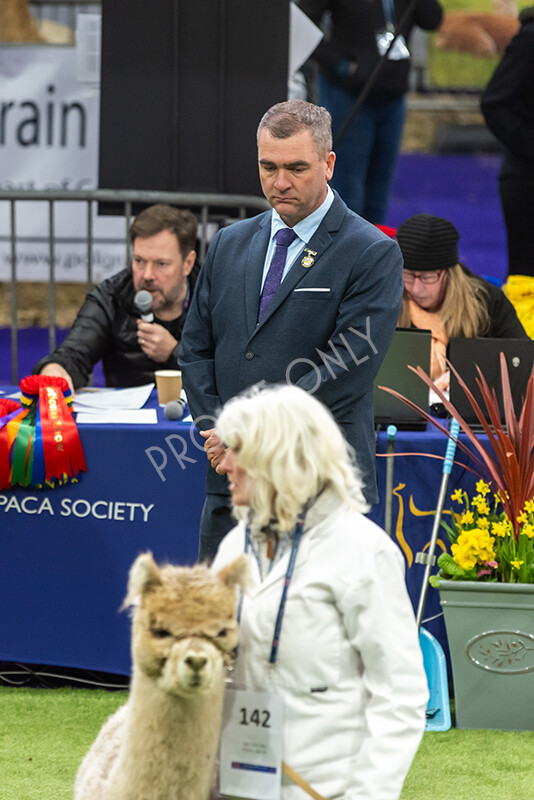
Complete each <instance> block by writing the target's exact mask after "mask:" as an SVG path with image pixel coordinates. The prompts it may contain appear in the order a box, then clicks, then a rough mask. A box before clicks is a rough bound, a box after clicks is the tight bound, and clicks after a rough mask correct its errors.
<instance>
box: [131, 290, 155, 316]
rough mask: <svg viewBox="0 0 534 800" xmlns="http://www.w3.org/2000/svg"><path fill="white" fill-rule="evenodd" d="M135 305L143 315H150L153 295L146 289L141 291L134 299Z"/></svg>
mask: <svg viewBox="0 0 534 800" xmlns="http://www.w3.org/2000/svg"><path fill="white" fill-rule="evenodd" d="M134 303H135V306H136V308H137V310H138V311H140V312H141V314H148V312H149V311H150V309H151V308H152V295H151V294H150V292H147V290H146V289H141V291H139V292H137V294H136V295H135V297H134Z"/></svg>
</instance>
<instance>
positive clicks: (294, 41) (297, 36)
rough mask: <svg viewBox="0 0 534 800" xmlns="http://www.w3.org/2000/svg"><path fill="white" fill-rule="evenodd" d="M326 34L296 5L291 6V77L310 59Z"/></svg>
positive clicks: (289, 68)
mask: <svg viewBox="0 0 534 800" xmlns="http://www.w3.org/2000/svg"><path fill="white" fill-rule="evenodd" d="M323 36H324V34H323V32H322V30H321V29H320V28H318V27H317V25H315V23H313V22H312V21H311V19H310V18H309V17H308V16H306V14H305V13H304V11H302V9H301V8H299V7H298V6H297V5H296V4H295V3H290V4H289V67H288V77H291V75H293V73H294V72H296V71H297V70H298V69H300V67H301V66H302V65H303V64H304V62H305V61H306V59H308V58H309V57H310V56H311V54H312V53H313V51H314V50H315V48H316V47H317V45H318V44H319V42H320V41H321V39H322V38H323Z"/></svg>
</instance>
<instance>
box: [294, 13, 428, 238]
mask: <svg viewBox="0 0 534 800" xmlns="http://www.w3.org/2000/svg"><path fill="white" fill-rule="evenodd" d="M298 5H299V6H300V8H302V10H303V11H304V12H305V13H306V14H307V16H308V17H310V19H311V20H312V21H313V22H315V23H316V24H317V25H319V24H320V23H321V21H323V17H324V15H325V14H326V15H327V21H326V24H325V25H324V27H325V37H324V39H323V40H322V41H321V42H320V43H319V45H318V47H317V48H316V50H315V51H314V53H313V54H312V60H313V61H314V62H315V63H316V64H317V66H318V68H319V102H320V103H321V105H324V106H325V107H326V108H327V109H328V110H329V111H330V113H331V114H332V125H333V130H334V146H335V149H336V155H337V169H336V173H335V175H334V179H333V181H332V187H333V188H334V189H336V190H337V191H338V192H339V193H340V195H341V197H343V199H344V200H345V202H346V203H347V205H348V207H349V208H351V209H352V210H353V211H356V213H357V214H360V215H361V216H362V217H365V219H367V220H369V221H370V222H374V223H377V222H378V223H383V222H385V221H386V213H387V209H388V202H389V195H390V190H391V184H392V181H393V176H394V172H395V165H396V163H397V158H398V154H399V150H400V146H401V140H402V132H403V128H404V119H405V99H404V96H405V94H406V92H407V91H408V76H409V72H410V52H409V43H410V42H409V40H410V33H411V31H412V29H413V27H414V25H418V26H419V27H420V28H423V29H424V30H427V31H432V30H435V29H436V28H437V27H438V26H439V25H440V23H441V20H442V16H443V12H442V8H441V5H440V3H439V2H438V0H415V2H414V0H298ZM409 8H411V9H412V11H411V13H410V14H409V16H408V17H406V12H407V10H408V9H409ZM328 15H329V16H328ZM401 21H403V25H402V28H399V27H398V26H399V24H400V23H401ZM397 29H398V30H399V32H400V34H401V35H400V36H399V37H398V39H397V40H396V42H395V43H394V44H393V46H392V48H391V50H390V51H389V53H388V56H387V58H386V60H385V62H384V64H383V65H382V67H381V71H380V73H379V75H378V77H377V79H376V81H375V83H374V85H373V86H372V88H371V90H370V92H369V94H368V95H367V97H366V99H365V100H364V102H363V104H362V105H361V107H360V108H359V110H358V113H357V115H355V116H354V118H353V119H352V122H351V123H350V125H349V126H348V128H347V129H346V131H345V133H344V135H343V136H342V138H341V139H340V141H337V136H338V132H339V131H340V128H341V126H342V125H343V124H344V121H345V119H346V118H347V116H348V115H349V113H350V112H351V110H352V108H353V106H354V104H355V103H356V101H357V99H358V97H359V95H360V94H361V92H362V90H363V89H364V87H365V86H366V84H367V82H368V81H369V78H370V77H371V74H372V73H373V71H374V69H375V67H376V65H377V64H378V62H379V60H380V58H381V57H382V56H383V55H384V54H385V52H386V50H387V48H388V46H389V43H390V41H391V39H392V38H393V36H392V34H393V31H394V30H397Z"/></svg>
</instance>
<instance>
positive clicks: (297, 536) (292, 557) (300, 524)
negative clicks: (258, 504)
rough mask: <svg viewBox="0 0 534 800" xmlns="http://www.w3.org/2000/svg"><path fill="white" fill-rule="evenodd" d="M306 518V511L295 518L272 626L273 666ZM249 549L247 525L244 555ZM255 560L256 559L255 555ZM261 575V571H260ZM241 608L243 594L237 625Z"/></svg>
mask: <svg viewBox="0 0 534 800" xmlns="http://www.w3.org/2000/svg"><path fill="white" fill-rule="evenodd" d="M305 517H306V509H305V510H304V511H302V512H301V514H299V516H298V518H297V525H296V527H295V532H294V534H293V543H292V545H291V553H290V554H289V564H288V565H287V570H286V577H285V579H284V588H283V589H282V597H281V598H280V605H279V607H278V614H277V616H276V623H275V626H274V635H273V642H272V645H271V655H270V656H269V664H271V665H273V666H274V664H276V659H277V656H278V644H279V642H280V632H281V630H282V622H283V619H284V611H285V607H286V601H287V591H288V589H289V584H290V583H291V578H292V577H293V572H294V569H295V561H296V559H297V553H298V549H299V545H300V540H301V538H302V530H303V528H304V519H305ZM249 547H252V542H251V539H250V526H249V525H247V530H246V535H245V553H247V552H248V550H249ZM255 556H256V559H257V558H258V556H257V554H256V553H255ZM260 573H261V570H260ZM242 607H243V593H241V597H240V600H239V609H238V612H237V621H238V624H239V623H240V622H241V610H242Z"/></svg>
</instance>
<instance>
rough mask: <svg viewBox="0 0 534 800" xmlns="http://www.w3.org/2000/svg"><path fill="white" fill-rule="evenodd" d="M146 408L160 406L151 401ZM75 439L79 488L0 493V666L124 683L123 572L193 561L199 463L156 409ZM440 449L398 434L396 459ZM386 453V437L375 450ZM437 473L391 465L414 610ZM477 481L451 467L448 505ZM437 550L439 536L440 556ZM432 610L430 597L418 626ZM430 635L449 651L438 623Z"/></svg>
mask: <svg viewBox="0 0 534 800" xmlns="http://www.w3.org/2000/svg"><path fill="white" fill-rule="evenodd" d="M149 404H151V405H152V406H155V405H156V400H155V397H154V396H153V397H152V398H151V400H150V401H149ZM79 431H80V436H81V440H82V444H83V448H84V451H85V457H86V461H87V466H88V472H87V473H81V475H80V481H79V483H76V484H70V485H67V486H64V487H59V488H57V489H54V490H41V491H38V490H33V489H31V490H24V489H15V490H13V491H5V492H3V493H0V530H1V557H0V609H1V611H0V660H3V661H21V662H29V663H39V664H54V665H61V666H65V667H75V668H86V669H94V670H101V671H105V672H115V673H118V674H128V673H129V670H130V655H129V638H130V633H129V619H128V615H127V613H125V612H120V611H119V609H120V606H121V603H122V601H123V599H124V596H125V593H126V583H127V576H128V570H129V568H130V566H131V564H132V562H133V561H134V559H135V558H136V556H137V555H138V554H139V553H141V552H144V551H146V550H151V551H152V552H153V554H154V556H155V558H156V560H161V561H164V560H168V561H170V562H173V563H179V564H192V563H193V562H194V561H195V560H196V556H197V551H198V525H199V520H200V512H201V508H202V504H203V501H204V479H205V473H206V459H205V455H204V453H203V451H202V442H201V440H200V438H199V437H198V435H195V433H194V429H193V428H192V426H191V425H190V424H189V423H181V422H180V423H177V422H169V421H168V420H166V419H165V417H164V416H163V414H162V411H161V409H158V424H157V425H122V426H119V425H79ZM445 447H446V439H445V437H444V436H443V435H442V434H440V433H437V432H434V431H433V430H429V431H425V432H399V433H398V434H397V441H396V451H397V452H398V453H401V452H402V453H404V452H415V453H419V454H421V453H431V454H435V455H438V456H442V455H443V454H444V452H445ZM385 449H386V435H385V433H381V434H380V435H379V436H378V442H377V450H378V452H379V453H384V452H385ZM460 458H465V457H464V456H460ZM385 461H386V459H385V458H380V457H379V458H378V461H377V469H378V479H379V490H380V496H381V498H382V502H381V503H380V505H378V506H376V507H375V508H374V509H373V510H372V511H371V513H370V516H371V517H372V519H374V520H375V521H376V522H377V523H378V524H379V525H383V524H384V494H385V472H386V464H385ZM441 472H442V462H441V461H440V460H437V459H432V458H426V457H424V456H422V455H416V456H401V455H397V456H396V458H395V463H394V484H393V485H394V493H393V515H392V516H393V526H392V527H393V538H394V540H395V541H396V542H397V544H398V545H399V547H400V548H401V551H402V552H403V554H404V557H405V560H406V568H407V572H406V581H407V585H408V591H409V593H410V596H411V598H412V601H413V603H414V607H415V608H416V607H417V602H418V598H419V594H420V591H421V582H422V577H423V572H424V566H422V565H420V564H416V563H415V555H416V553H417V552H418V551H420V550H423V549H424V548H425V546H427V545H428V541H429V538H430V534H431V530H432V521H433V511H434V509H435V506H436V503H437V498H438V494H439V487H440V483H441ZM474 480H475V479H474V477H473V475H471V474H470V473H469V472H467V471H466V470H465V469H464V468H462V467H457V466H455V467H453V471H452V475H451V479H450V483H449V488H450V492H448V495H447V496H448V497H449V496H450V493H452V491H453V490H454V489H455V488H456V487H458V486H465V487H466V488H471V487H472V485H473V482H474ZM447 506H448V507H450V505H449V503H448V502H447V504H446V507H447ZM444 546H445V537H441V542H440V545H439V552H441V549H443V547H444ZM386 579H387V576H386ZM439 613H440V608H439V601H438V597H437V592H436V591H435V590H433V589H432V590H430V592H429V596H428V602H427V606H426V613H425V617H432V616H434V615H436V614H439ZM425 627H427V628H428V630H430V631H431V632H432V633H433V634H434V635H435V636H436V637H437V638H438V639H439V640H440V641H441V642H442V644H443V645H444V646H445V648H446V637H445V633H444V627H443V623H442V620H441V618H438V619H437V620H434V621H432V622H429V623H428V624H426V625H425Z"/></svg>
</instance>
